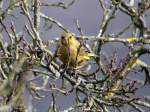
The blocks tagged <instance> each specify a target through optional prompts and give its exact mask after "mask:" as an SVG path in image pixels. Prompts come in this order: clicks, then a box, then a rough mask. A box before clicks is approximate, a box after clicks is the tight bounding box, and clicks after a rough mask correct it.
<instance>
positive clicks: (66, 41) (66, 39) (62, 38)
mask: <svg viewBox="0 0 150 112" xmlns="http://www.w3.org/2000/svg"><path fill="white" fill-rule="evenodd" d="M61 43H62V44H63V45H68V38H66V37H61Z"/></svg>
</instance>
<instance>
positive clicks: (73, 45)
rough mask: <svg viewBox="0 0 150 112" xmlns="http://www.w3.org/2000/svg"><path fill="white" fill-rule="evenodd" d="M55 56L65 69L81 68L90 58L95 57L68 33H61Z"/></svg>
mask: <svg viewBox="0 0 150 112" xmlns="http://www.w3.org/2000/svg"><path fill="white" fill-rule="evenodd" d="M57 55H58V57H59V59H60V61H61V62H62V63H63V64H64V65H65V67H69V68H82V67H83V66H85V65H86V64H87V61H88V60H90V58H91V57H93V56H95V55H94V53H92V52H88V51H87V50H86V48H85V47H84V46H83V45H82V44H81V43H80V41H79V40H77V38H76V36H75V35H74V34H72V33H70V32H64V33H62V35H61V37H60V40H59V48H58V53H57Z"/></svg>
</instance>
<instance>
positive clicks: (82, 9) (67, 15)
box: [3, 0, 150, 112]
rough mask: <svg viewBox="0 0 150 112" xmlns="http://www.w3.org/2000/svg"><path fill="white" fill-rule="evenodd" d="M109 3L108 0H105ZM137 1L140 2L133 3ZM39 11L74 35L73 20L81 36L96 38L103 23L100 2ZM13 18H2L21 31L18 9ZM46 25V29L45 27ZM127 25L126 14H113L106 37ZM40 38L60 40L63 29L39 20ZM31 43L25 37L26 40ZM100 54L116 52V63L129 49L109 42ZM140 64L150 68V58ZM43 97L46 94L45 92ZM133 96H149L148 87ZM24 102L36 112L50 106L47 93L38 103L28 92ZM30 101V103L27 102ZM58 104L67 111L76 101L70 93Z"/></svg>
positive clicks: (149, 16) (48, 0)
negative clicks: (79, 27) (80, 31)
mask: <svg viewBox="0 0 150 112" xmlns="http://www.w3.org/2000/svg"><path fill="white" fill-rule="evenodd" d="M4 1H5V2H4V5H3V8H4V9H5V8H7V7H8V4H9V2H10V0H4ZM60 1H61V2H64V3H66V4H69V3H70V2H71V0H41V2H42V3H48V4H57V3H58V2H60ZM106 1H107V2H108V3H109V2H110V1H109V0H106ZM135 1H136V2H138V1H139V0H135ZM41 12H42V13H44V14H45V15H47V16H49V17H51V18H53V19H55V20H57V21H59V22H60V23H61V24H62V25H63V26H64V27H66V28H67V29H69V30H70V31H71V32H73V33H74V34H76V35H79V34H80V33H79V31H78V29H77V26H76V20H77V19H78V21H79V24H80V26H81V28H82V30H83V35H89V36H90V35H94V36H96V35H97V34H98V33H99V29H100V24H101V21H102V15H103V10H102V9H101V7H100V3H99V0H75V3H74V4H73V5H71V6H70V7H68V8H67V9H63V8H61V7H55V6H49V7H44V6H42V7H41ZM13 14H14V17H11V16H9V17H7V18H6V19H5V24H6V25H7V26H8V27H9V26H10V24H11V22H12V21H13V22H14V24H15V26H16V30H17V32H22V30H23V29H24V24H28V22H27V19H26V18H25V17H24V16H23V15H22V14H21V13H20V9H16V10H14V12H13ZM149 19H150V12H147V17H146V24H147V26H148V27H149V28H150V21H149ZM45 24H47V26H45ZM129 24H131V19H130V17H129V16H128V15H126V14H124V13H122V12H121V11H118V12H117V13H116V17H115V18H114V19H113V20H112V21H111V22H110V24H109V25H108V28H107V30H106V33H105V35H113V34H117V33H118V32H120V31H121V30H123V28H125V27H127V26H128V25H129ZM49 26H51V27H52V28H50V29H48V27H49ZM40 32H41V33H40V36H41V38H42V39H43V40H44V41H48V40H50V39H56V38H58V37H60V35H61V34H62V32H63V30H62V29H60V28H59V27H57V26H56V25H55V24H53V23H45V21H44V20H42V19H41V24H40ZM133 32H134V30H133V27H131V28H129V29H128V30H127V31H126V32H125V33H124V34H123V35H122V36H123V37H125V38H126V37H132V36H133ZM5 37H6V38H4V40H6V41H7V35H6V36H5ZM28 39H29V40H30V38H28V36H27V40H28ZM102 50H103V52H104V53H105V54H106V55H107V56H108V57H111V56H113V53H114V52H117V56H118V61H119V59H122V58H123V57H126V56H127V54H128V49H127V48H126V47H125V46H124V45H123V44H120V43H108V44H106V45H104V46H103V47H102ZM141 59H142V60H143V61H145V62H146V63H147V64H149V65H150V56H149V55H144V56H142V57H141ZM130 77H131V78H132V77H133V78H134V80H136V79H135V77H136V78H137V79H138V80H139V79H140V80H143V79H145V75H143V74H138V73H137V74H135V73H132V72H131V73H130ZM54 82H57V84H58V85H59V80H56V81H54ZM44 94H45V93H44ZM136 95H137V96H139V97H143V96H148V95H150V86H149V85H147V86H141V87H140V89H139V90H138V91H137V92H136ZM25 96H28V97H26V99H25V100H26V102H28V104H29V105H30V104H31V102H32V104H33V105H34V106H35V107H36V109H35V111H37V112H46V111H47V110H48V107H49V104H50V103H51V100H52V97H51V95H50V94H49V92H47V93H46V97H45V98H44V99H43V100H41V101H38V100H33V99H32V96H31V95H30V94H29V93H28V91H27V92H26V93H25ZM29 102H30V103H29ZM56 103H57V104H58V107H57V108H58V110H63V109H66V108H68V107H70V106H72V105H73V104H74V103H75V100H73V94H72V95H68V96H64V95H62V94H58V99H57V102H56Z"/></svg>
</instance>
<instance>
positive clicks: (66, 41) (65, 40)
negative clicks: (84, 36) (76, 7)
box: [60, 32, 73, 46]
mask: <svg viewBox="0 0 150 112" xmlns="http://www.w3.org/2000/svg"><path fill="white" fill-rule="evenodd" d="M72 38H73V35H72V34H71V33H69V32H64V33H63V34H62V35H61V38H60V40H61V44H62V45H64V46H68V45H70V44H71V39H72Z"/></svg>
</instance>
